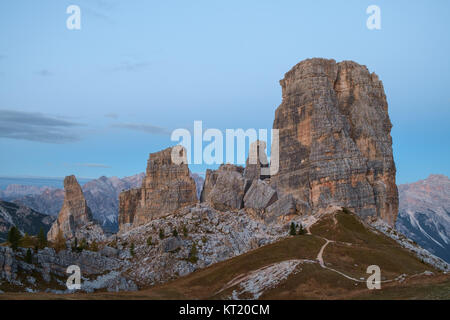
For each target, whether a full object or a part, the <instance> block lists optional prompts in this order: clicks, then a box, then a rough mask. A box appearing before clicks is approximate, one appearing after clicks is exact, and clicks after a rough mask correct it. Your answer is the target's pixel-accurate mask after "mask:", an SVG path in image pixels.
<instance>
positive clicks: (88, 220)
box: [47, 175, 104, 241]
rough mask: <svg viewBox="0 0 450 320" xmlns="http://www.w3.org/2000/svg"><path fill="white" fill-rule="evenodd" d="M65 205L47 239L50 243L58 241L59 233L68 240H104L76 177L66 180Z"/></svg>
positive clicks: (69, 177)
mask: <svg viewBox="0 0 450 320" xmlns="http://www.w3.org/2000/svg"><path fill="white" fill-rule="evenodd" d="M64 193H65V195H64V203H63V206H62V208H61V211H60V212H59V214H58V219H57V220H56V221H55V222H53V225H52V227H51V228H50V231H49V232H48V234H47V238H48V239H49V240H50V241H54V240H56V238H57V236H58V233H59V231H61V232H62V234H63V236H64V238H65V239H66V240H71V239H73V238H75V237H78V238H79V239H82V238H84V239H86V240H87V241H90V240H94V239H96V240H97V239H102V238H103V237H104V233H103V230H102V229H101V228H100V226H98V225H97V224H96V223H94V221H93V219H92V213H91V210H90V209H89V207H88V206H87V203H86V199H85V198H84V195H83V191H82V190H81V187H80V185H79V184H78V181H77V179H76V178H75V176H73V175H72V176H67V177H65V178H64Z"/></svg>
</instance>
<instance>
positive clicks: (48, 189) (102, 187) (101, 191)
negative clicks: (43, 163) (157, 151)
mask: <svg viewBox="0 0 450 320" xmlns="http://www.w3.org/2000/svg"><path fill="white" fill-rule="evenodd" d="M144 176H145V174H144V173H140V174H136V175H134V176H130V177H125V178H117V177H109V178H108V177H105V176H102V177H100V178H98V179H93V180H90V181H89V182H86V183H85V184H84V185H83V186H82V189H83V193H84V196H85V198H86V201H87V204H88V206H89V208H90V209H91V211H92V214H93V216H94V219H95V220H97V221H98V222H99V223H100V225H101V226H102V228H103V229H104V230H105V231H107V232H113V233H114V232H117V230H118V221H117V218H118V212H119V194H120V192H122V191H124V190H128V189H132V188H137V187H140V186H141V184H142V180H143V178H144ZM192 177H193V179H194V181H195V183H196V185H197V196H199V195H200V192H201V188H202V186H203V178H202V177H201V176H200V175H199V174H196V173H193V174H192ZM44 182H45V181H44ZM0 199H1V200H4V201H11V202H14V203H16V204H18V205H22V206H23V205H25V206H27V207H29V208H31V209H33V210H35V211H37V212H42V213H45V214H48V215H52V216H57V215H58V213H59V211H60V210H61V207H62V204H63V201H64V190H63V189H60V188H54V187H52V186H45V185H44V186H42V185H41V186H40V185H18V184H15V183H14V184H10V185H8V186H7V187H6V189H5V190H0Z"/></svg>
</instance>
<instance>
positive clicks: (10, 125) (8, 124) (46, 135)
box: [0, 110, 81, 143]
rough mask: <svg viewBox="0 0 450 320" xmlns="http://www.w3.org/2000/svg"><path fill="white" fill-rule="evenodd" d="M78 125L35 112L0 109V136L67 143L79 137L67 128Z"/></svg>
mask: <svg viewBox="0 0 450 320" xmlns="http://www.w3.org/2000/svg"><path fill="white" fill-rule="evenodd" d="M80 125H81V124H78V123H75V122H70V121H66V120H62V119H57V118H55V117H52V116H48V115H45V114H42V113H37V112H25V111H15V110H0V138H8V139H17V140H28V141H36V142H45V143H69V142H75V141H78V140H80V138H79V137H78V135H76V134H75V133H73V132H70V131H69V130H68V129H69V128H72V127H76V126H80Z"/></svg>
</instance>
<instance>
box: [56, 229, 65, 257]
mask: <svg viewBox="0 0 450 320" xmlns="http://www.w3.org/2000/svg"><path fill="white" fill-rule="evenodd" d="M54 246H55V250H56V252H59V251H61V250H64V249H66V248H67V246H66V239H65V238H64V235H63V233H62V230H59V231H58V235H57V236H56V239H55V245H54Z"/></svg>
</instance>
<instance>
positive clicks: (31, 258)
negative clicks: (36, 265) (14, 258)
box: [25, 248, 33, 264]
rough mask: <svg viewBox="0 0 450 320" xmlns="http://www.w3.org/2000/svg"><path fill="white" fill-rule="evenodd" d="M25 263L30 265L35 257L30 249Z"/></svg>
mask: <svg viewBox="0 0 450 320" xmlns="http://www.w3.org/2000/svg"><path fill="white" fill-rule="evenodd" d="M25 262H26V263H30V264H31V263H32V262H33V256H32V254H31V249H30V248H28V249H27V254H26V255H25Z"/></svg>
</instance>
